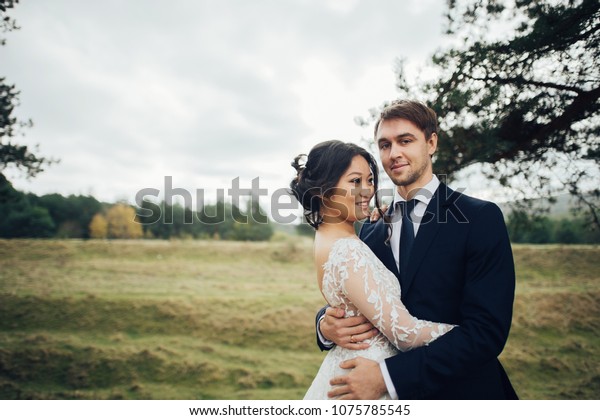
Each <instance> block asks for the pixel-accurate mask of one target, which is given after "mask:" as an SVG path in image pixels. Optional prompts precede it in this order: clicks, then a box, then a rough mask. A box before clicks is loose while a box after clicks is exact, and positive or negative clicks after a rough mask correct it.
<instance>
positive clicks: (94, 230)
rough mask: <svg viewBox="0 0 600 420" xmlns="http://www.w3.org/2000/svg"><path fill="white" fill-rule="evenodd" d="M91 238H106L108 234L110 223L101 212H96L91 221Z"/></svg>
mask: <svg viewBox="0 0 600 420" xmlns="http://www.w3.org/2000/svg"><path fill="white" fill-rule="evenodd" d="M89 229H90V238H92V239H104V238H106V236H107V235H108V223H107V221H106V218H105V217H104V216H102V214H100V213H96V214H95V215H94V217H93V218H92V221H91V222H90V226H89Z"/></svg>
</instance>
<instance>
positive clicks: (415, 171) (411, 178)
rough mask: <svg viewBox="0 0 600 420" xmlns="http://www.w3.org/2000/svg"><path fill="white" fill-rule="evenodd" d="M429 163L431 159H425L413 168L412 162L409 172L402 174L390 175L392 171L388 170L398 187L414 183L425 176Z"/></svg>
mask: <svg viewBox="0 0 600 420" xmlns="http://www.w3.org/2000/svg"><path fill="white" fill-rule="evenodd" d="M429 165H430V161H425V162H423V163H422V164H421V165H420V166H418V167H416V168H413V166H412V164H411V165H410V169H409V170H408V173H406V174H404V175H401V176H396V177H392V176H391V175H390V173H389V172H388V176H389V177H390V179H391V180H392V182H393V183H394V185H396V186H398V187H405V186H407V185H413V184H414V183H416V182H417V181H418V180H419V179H420V178H421V177H423V176H424V175H425V173H426V172H427V169H428V167H429Z"/></svg>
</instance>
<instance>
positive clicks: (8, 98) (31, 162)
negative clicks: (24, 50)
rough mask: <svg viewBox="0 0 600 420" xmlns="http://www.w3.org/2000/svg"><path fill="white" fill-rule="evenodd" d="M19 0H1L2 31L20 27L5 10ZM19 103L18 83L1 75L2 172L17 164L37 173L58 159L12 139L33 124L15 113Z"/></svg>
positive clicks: (0, 170)
mask: <svg viewBox="0 0 600 420" xmlns="http://www.w3.org/2000/svg"><path fill="white" fill-rule="evenodd" d="M17 2H18V0H0V30H1V31H2V32H3V33H6V32H9V31H12V30H16V29H19V27H18V26H17V24H16V22H15V20H14V19H12V18H10V17H9V16H8V15H7V13H6V11H7V9H10V8H12V7H14V5H15V4H16V3H17ZM5 42H6V41H5V39H3V38H2V39H0V45H4V44H5ZM18 104H19V91H17V90H16V88H15V85H11V84H9V83H7V82H6V79H5V78H4V77H0V172H2V171H3V170H4V169H6V168H7V167H9V166H11V165H14V166H15V167H17V168H19V169H23V170H25V171H26V173H27V175H28V176H29V177H33V176H35V175H37V174H38V173H39V172H41V171H42V170H43V166H44V165H47V164H50V163H54V162H56V161H55V160H52V159H48V158H45V157H40V156H37V155H36V154H34V153H33V152H32V151H31V149H30V148H29V147H28V146H23V145H18V144H15V143H14V142H13V139H14V138H15V137H17V136H18V135H19V134H21V132H22V129H23V128H25V127H31V126H32V125H33V122H32V121H31V120H28V121H19V120H17V118H16V117H14V116H13V111H14V108H15V107H16V106H17V105H18Z"/></svg>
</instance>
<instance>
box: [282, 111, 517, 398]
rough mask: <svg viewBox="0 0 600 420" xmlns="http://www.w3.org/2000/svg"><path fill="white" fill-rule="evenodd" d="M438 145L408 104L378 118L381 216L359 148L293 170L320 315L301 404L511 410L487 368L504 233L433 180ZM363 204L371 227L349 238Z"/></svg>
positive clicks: (506, 324)
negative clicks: (404, 402)
mask: <svg viewBox="0 0 600 420" xmlns="http://www.w3.org/2000/svg"><path fill="white" fill-rule="evenodd" d="M437 132H438V127H437V116H436V115H435V112H434V111H433V110H432V109H431V108H429V107H427V106H426V105H424V104H422V103H420V102H416V101H397V102H394V103H392V104H391V105H389V106H388V107H386V108H384V109H383V111H382V112H381V115H380V117H379V119H378V121H377V122H376V124H375V143H376V145H377V147H378V149H379V155H380V158H381V163H382V165H383V168H384V169H385V172H386V173H387V175H388V176H389V177H390V179H391V180H392V181H393V183H394V184H395V185H396V189H395V192H394V199H393V202H392V203H391V204H390V206H389V208H388V209H387V210H386V211H385V212H384V211H382V210H380V209H379V203H378V200H377V196H376V195H375V191H377V186H378V170H377V163H376V161H375V159H374V158H373V156H371V155H370V154H369V153H368V152H367V151H366V150H364V149H362V148H361V147H359V146H357V145H354V144H352V143H343V142H340V141H335V140H333V141H327V142H323V143H320V144H318V145H316V146H315V147H314V148H313V149H312V150H311V151H310V153H309V154H308V156H307V157H306V162H305V163H304V164H301V160H303V158H304V156H303V155H300V156H298V157H297V158H296V159H295V161H294V162H293V164H292V165H293V166H294V167H295V168H296V170H297V172H298V174H297V176H296V178H295V179H294V180H293V181H292V183H291V190H292V192H293V194H294V195H295V197H296V198H297V199H298V201H299V202H300V203H301V204H302V206H303V207H304V214H305V217H306V219H307V221H308V223H309V224H311V225H312V226H313V227H314V228H315V229H316V232H315V243H314V258H315V266H316V269H317V279H318V284H319V287H320V289H321V292H322V294H323V296H324V297H325V299H326V300H327V303H328V306H326V307H325V308H323V309H322V310H321V311H320V312H319V313H318V314H317V321H316V328H317V342H318V345H319V347H320V348H321V349H322V350H329V351H328V353H327V355H326V357H325V359H324V361H323V364H322V365H321V367H320V369H319V372H318V373H317V376H316V377H315V379H314V381H313V383H312V385H311V387H310V388H309V390H308V392H307V393H306V396H305V399H326V398H339V399H380V398H383V399H389V398H400V399H516V398H517V395H516V393H515V391H514V389H513V387H512V385H511V383H510V381H509V379H508V377H507V375H506V373H505V371H504V369H503V367H502V365H501V364H500V362H499V361H498V356H499V354H500V353H501V351H502V349H503V347H504V345H505V343H506V340H507V338H508V333H509V329H510V324H511V318H512V306H513V300H514V288H515V273H514V263H513V257H512V251H511V247H510V242H509V239H508V234H507V231H506V226H505V224H504V220H503V217H502V213H501V212H500V209H499V208H498V207H497V206H496V205H495V204H493V203H490V202H486V201H482V200H478V199H475V198H471V197H468V196H466V195H464V194H461V193H459V192H456V191H453V190H451V189H450V188H449V187H448V186H446V185H445V184H443V183H441V182H440V181H439V179H438V178H437V177H436V176H435V175H434V174H433V169H432V156H433V154H434V153H435V151H436V148H437V142H438V137H437ZM374 195H375V208H376V209H377V210H378V211H379V217H378V220H376V221H367V222H366V223H365V224H364V225H363V227H362V229H361V231H360V237H358V236H356V235H355V230H354V223H355V222H356V221H358V220H363V219H367V218H368V217H369V215H370V209H369V203H370V202H371V199H372V198H373V196H374Z"/></svg>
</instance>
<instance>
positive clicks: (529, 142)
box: [359, 0, 600, 227]
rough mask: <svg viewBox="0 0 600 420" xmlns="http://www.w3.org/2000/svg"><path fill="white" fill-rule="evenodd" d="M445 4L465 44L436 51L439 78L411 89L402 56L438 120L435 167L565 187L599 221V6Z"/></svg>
mask: <svg viewBox="0 0 600 420" xmlns="http://www.w3.org/2000/svg"><path fill="white" fill-rule="evenodd" d="M447 3H448V14H447V18H448V22H449V24H448V31H447V33H448V34H449V35H450V36H452V37H453V39H454V40H455V41H458V42H456V43H455V44H457V45H458V46H455V47H450V48H447V49H445V50H440V51H438V52H437V53H436V54H434V56H433V57H432V61H431V66H432V67H433V68H434V69H435V70H436V73H437V74H438V76H437V77H436V78H435V79H433V80H430V81H428V82H424V83H421V82H420V83H418V85H419V86H418V87H413V86H411V85H410V84H409V83H408V82H407V80H406V77H405V71H404V67H403V64H402V62H401V61H400V65H399V67H398V79H397V80H398V82H397V87H398V89H399V91H400V95H401V96H402V97H406V96H408V97H417V98H420V99H422V100H425V101H426V102H428V103H429V104H430V105H431V106H432V108H433V109H434V110H435V111H436V112H437V114H438V116H439V118H440V130H441V132H440V137H441V140H440V142H439V145H438V151H437V152H436V156H435V160H434V170H435V171H436V172H437V173H441V174H446V175H449V176H453V175H454V176H456V175H457V174H459V171H461V170H462V169H465V168H467V167H470V166H472V165H474V164H481V166H482V167H483V173H484V175H486V176H487V177H488V178H490V179H495V180H497V181H499V182H500V184H501V185H502V186H507V187H511V188H512V189H513V191H519V192H520V193H521V195H522V196H527V197H532V195H536V196H538V197H540V196H541V197H544V196H552V195H554V194H556V193H557V192H559V191H565V190H566V191H568V192H570V193H571V194H572V195H574V196H576V197H577V198H578V208H579V209H583V210H587V212H586V213H587V215H588V217H589V219H590V221H591V222H592V223H593V224H595V225H596V226H597V227H600V212H599V209H600V205H599V202H600V189H599V184H598V182H597V178H598V176H599V171H598V167H599V163H600V142H599V134H600V128H599V125H600V117H599V115H598V109H599V107H600V102H599V98H600V73H599V72H598V69H599V68H600V2H598V0H569V1H562V2H557V1H553V0H540V1H526V0H480V1H477V2H466V1H460V0H447ZM511 26H512V28H510V27H511ZM507 28H510V29H507ZM493 29H496V31H494V30H493ZM497 33H501V34H502V35H501V39H494V38H493V36H494V34H497ZM374 115H375V111H373V112H372V116H374ZM359 122H362V123H365V121H364V120H362V121H359Z"/></svg>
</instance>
